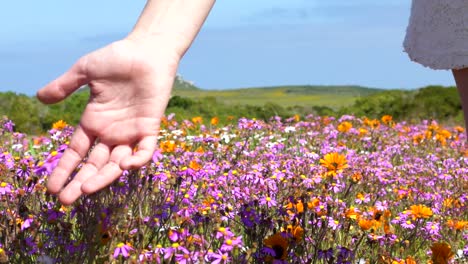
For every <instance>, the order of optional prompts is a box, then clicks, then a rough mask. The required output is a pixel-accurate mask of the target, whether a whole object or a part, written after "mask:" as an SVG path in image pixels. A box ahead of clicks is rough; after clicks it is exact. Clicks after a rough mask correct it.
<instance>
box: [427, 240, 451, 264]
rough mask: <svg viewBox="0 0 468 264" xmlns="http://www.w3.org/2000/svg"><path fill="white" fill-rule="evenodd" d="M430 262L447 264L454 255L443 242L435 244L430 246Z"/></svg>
mask: <svg viewBox="0 0 468 264" xmlns="http://www.w3.org/2000/svg"><path fill="white" fill-rule="evenodd" d="M431 251H432V258H431V259H432V261H433V262H434V264H448V263H449V260H450V259H452V258H453V256H454V253H453V252H452V248H451V247H450V245H449V244H447V243H445V242H437V243H434V244H433V245H432V246H431Z"/></svg>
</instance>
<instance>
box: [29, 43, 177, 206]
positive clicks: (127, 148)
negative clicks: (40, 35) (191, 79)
mask: <svg viewBox="0 0 468 264" xmlns="http://www.w3.org/2000/svg"><path fill="white" fill-rule="evenodd" d="M180 58H181V55H180V54H178V53H177V51H175V50H174V49H173V48H172V46H171V45H166V44H164V42H163V41H157V40H155V39H151V40H145V39H136V38H134V39H130V38H127V39H124V40H120V41H117V42H114V43H112V44H110V45H109V46H107V47H104V48H102V49H100V50H97V51H94V52H92V53H90V54H88V55H86V56H84V57H82V58H81V59H80V60H78V62H77V63H76V64H75V65H74V66H72V68H71V69H70V70H69V71H68V72H66V73H65V74H64V75H62V76H61V77H59V78H58V79H56V80H55V81H53V82H51V83H49V84H48V85H47V86H45V87H44V88H42V89H41V90H40V91H39V92H38V93H37V97H38V98H39V100H41V101H42V102H44V103H47V104H50V103H56V102H59V101H61V100H63V99H65V98H66V97H67V96H69V95H70V94H71V93H73V92H74V91H75V90H76V89H78V88H79V87H81V86H82V85H85V84H88V85H89V87H90V88H91V91H90V99H89V102H88V104H87V105H86V108H85V110H84V112H83V115H82V116H81V121H80V124H79V125H78V127H77V128H76V130H75V132H74V134H73V136H72V138H71V140H70V144H69V147H68V149H67V150H65V152H64V154H63V156H62V158H61V159H60V161H59V163H58V165H57V167H56V168H55V170H54V171H53V172H52V174H51V175H50V177H49V179H48V182H47V188H48V190H49V192H51V193H54V194H56V193H60V194H59V200H60V201H61V202H62V203H63V204H66V205H68V204H72V203H73V202H74V201H75V200H76V199H78V198H79V197H80V196H81V195H82V194H91V193H94V192H96V191H98V190H100V189H102V188H104V187H106V186H108V185H109V184H111V183H112V182H113V181H114V180H116V179H117V178H119V176H120V175H121V174H122V172H123V170H126V169H132V168H139V167H141V166H143V165H144V164H145V163H146V162H148V161H149V160H150V159H151V157H152V155H153V152H154V151H155V149H156V144H157V135H158V131H159V126H160V121H161V117H162V116H163V114H164V111H165V109H166V106H167V103H168V100H169V97H170V93H171V89H172V85H173V82H174V77H175V74H176V71H177V67H178V64H179V61H180ZM93 146H94V148H93V149H92V151H91V152H90V153H89V156H88V158H87V160H86V163H85V164H84V165H83V167H82V168H81V169H80V171H79V172H78V173H77V174H76V176H75V177H74V178H73V179H72V180H71V181H70V182H69V183H68V184H66V183H67V182H68V181H69V176H70V175H71V173H72V172H73V171H74V170H75V168H76V167H77V166H78V165H79V164H80V162H82V161H83V160H84V159H85V158H86V156H87V154H88V151H89V150H90V149H91V148H92V147H93ZM135 147H137V150H136V151H135V152H133V149H134V148H135ZM65 184H66V186H64V185H65Z"/></svg>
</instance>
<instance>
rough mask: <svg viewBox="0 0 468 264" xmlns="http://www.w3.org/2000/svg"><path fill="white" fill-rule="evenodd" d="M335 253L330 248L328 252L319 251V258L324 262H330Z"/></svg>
mask: <svg viewBox="0 0 468 264" xmlns="http://www.w3.org/2000/svg"><path fill="white" fill-rule="evenodd" d="M333 253H334V252H333V248H329V249H327V250H319V251H318V258H319V259H323V260H330V259H332V258H333Z"/></svg>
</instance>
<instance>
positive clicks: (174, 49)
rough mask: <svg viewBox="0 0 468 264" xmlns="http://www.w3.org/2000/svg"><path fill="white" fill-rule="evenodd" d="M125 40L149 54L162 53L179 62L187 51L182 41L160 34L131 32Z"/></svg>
mask: <svg viewBox="0 0 468 264" xmlns="http://www.w3.org/2000/svg"><path fill="white" fill-rule="evenodd" d="M125 40H127V41H130V42H132V43H134V45H135V46H136V47H138V48H141V49H143V50H146V51H148V52H150V53H161V52H164V53H165V55H168V56H170V57H172V58H173V59H175V60H176V61H177V62H179V61H180V60H181V59H182V57H183V56H184V54H185V52H186V51H187V49H188V46H189V45H190V44H187V45H183V43H184V41H183V40H182V39H181V38H180V37H177V36H175V35H169V34H162V33H154V34H153V33H145V32H142V31H138V30H134V31H132V32H131V33H130V34H129V35H128V36H127V37H125Z"/></svg>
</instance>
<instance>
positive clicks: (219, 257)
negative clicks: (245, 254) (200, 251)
mask: <svg viewBox="0 0 468 264" xmlns="http://www.w3.org/2000/svg"><path fill="white" fill-rule="evenodd" d="M210 259H212V261H213V262H211V264H221V263H230V258H229V255H228V254H227V253H223V252H222V251H219V250H218V253H211V254H210Z"/></svg>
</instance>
